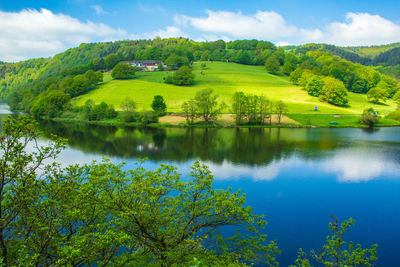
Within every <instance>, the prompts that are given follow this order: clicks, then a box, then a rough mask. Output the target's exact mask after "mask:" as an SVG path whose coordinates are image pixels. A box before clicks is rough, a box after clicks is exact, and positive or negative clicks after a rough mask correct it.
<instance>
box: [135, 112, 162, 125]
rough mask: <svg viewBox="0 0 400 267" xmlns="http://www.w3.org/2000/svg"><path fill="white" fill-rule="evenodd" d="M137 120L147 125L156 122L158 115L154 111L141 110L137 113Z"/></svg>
mask: <svg viewBox="0 0 400 267" xmlns="http://www.w3.org/2000/svg"><path fill="white" fill-rule="evenodd" d="M139 121H140V122H141V123H142V124H143V125H147V124H150V123H157V122H158V116H157V114H156V113H155V112H154V111H142V112H141V113H140V114H139Z"/></svg>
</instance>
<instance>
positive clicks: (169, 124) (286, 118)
mask: <svg viewBox="0 0 400 267" xmlns="http://www.w3.org/2000/svg"><path fill="white" fill-rule="evenodd" d="M359 117H360V116H359V115H348V114H345V115H343V114H342V115H339V114H337V115H332V114H287V115H283V116H282V118H281V121H280V122H279V120H278V115H273V116H272V121H271V124H270V123H269V121H268V120H267V123H266V124H263V125H249V124H242V125H236V124H235V120H234V117H233V115H232V114H221V115H220V116H219V117H218V119H217V120H216V121H215V122H213V123H208V124H207V123H205V122H204V121H201V120H200V119H199V120H196V121H195V122H194V123H193V124H191V125H188V124H187V123H186V120H185V117H184V116H183V115H182V114H170V115H167V116H163V117H160V118H159V122H158V123H150V124H147V125H143V124H142V123H140V122H123V121H121V120H120V119H119V118H115V119H110V120H101V121H89V120H85V119H82V118H77V117H75V118H72V117H64V118H63V117H57V118H53V119H51V120H52V121H55V122H65V123H86V124H90V125H103V126H116V127H121V126H122V127H150V128H367V126H364V125H360V124H359V123H358V119H359ZM376 126H377V127H398V126H400V121H396V120H391V119H387V118H381V119H380V121H379V123H378V124H377V125H376Z"/></svg>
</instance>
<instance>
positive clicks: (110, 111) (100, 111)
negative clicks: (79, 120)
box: [82, 100, 118, 121]
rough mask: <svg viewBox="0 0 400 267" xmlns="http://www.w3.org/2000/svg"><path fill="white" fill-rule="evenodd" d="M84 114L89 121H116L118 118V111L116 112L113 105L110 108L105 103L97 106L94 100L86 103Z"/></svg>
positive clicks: (83, 108) (83, 109)
mask: <svg viewBox="0 0 400 267" xmlns="http://www.w3.org/2000/svg"><path fill="white" fill-rule="evenodd" d="M82 113H83V114H84V116H85V118H86V119H87V120H89V121H100V120H104V119H114V118H116V117H117V116H118V113H117V111H115V109H114V107H113V106H112V105H110V106H109V105H107V103H105V102H101V103H100V104H98V105H95V104H94V102H93V101H92V100H88V101H86V103H85V105H84V106H83V107H82Z"/></svg>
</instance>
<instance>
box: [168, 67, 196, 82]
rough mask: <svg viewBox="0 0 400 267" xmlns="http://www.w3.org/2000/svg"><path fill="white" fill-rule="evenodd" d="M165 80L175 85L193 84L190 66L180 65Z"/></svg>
mask: <svg viewBox="0 0 400 267" xmlns="http://www.w3.org/2000/svg"><path fill="white" fill-rule="evenodd" d="M165 82H166V83H170V84H175V85H192V84H194V74H193V73H192V69H191V68H189V67H187V66H182V67H180V68H179V69H178V70H177V71H176V72H175V73H174V74H173V75H172V76H168V77H167V78H166V79H165Z"/></svg>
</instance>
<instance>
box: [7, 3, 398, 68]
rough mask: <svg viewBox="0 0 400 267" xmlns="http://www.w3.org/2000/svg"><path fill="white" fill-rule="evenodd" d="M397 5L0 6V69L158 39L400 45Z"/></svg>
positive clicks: (27, 4) (84, 4)
mask: <svg viewBox="0 0 400 267" xmlns="http://www.w3.org/2000/svg"><path fill="white" fill-rule="evenodd" d="M399 10H400V1H399V0H380V1H372V0H363V1H359V0H358V1H355V0H335V1H332V0H323V1H322V0H320V1H311V0H302V1H300V0H279V1H278V0H246V1H244V0H185V1H182V0H169V1H161V0H140V1H136V0H131V1H128V0H113V1H105V0H60V1H54V0H41V1H40V0H38V1H32V0H13V1H6V0H0V61H7V62H15V61H20V60H25V59H29V58H34V57H49V56H54V55H55V54H57V53H60V52H63V51H65V50H66V49H68V48H71V47H76V46H78V45H79V44H80V43H87V42H103V41H115V40H127V39H149V38H155V37H157V36H159V37H161V38H168V37H187V38H190V39H192V40H195V41H214V40H218V39H222V40H225V41H230V40H240V39H258V40H266V41H271V42H273V43H275V44H276V45H288V44H295V45H298V44H305V43H329V44H335V45H340V46H361V45H362V46H370V45H380V44H388V43H394V42H400V12H399Z"/></svg>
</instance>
